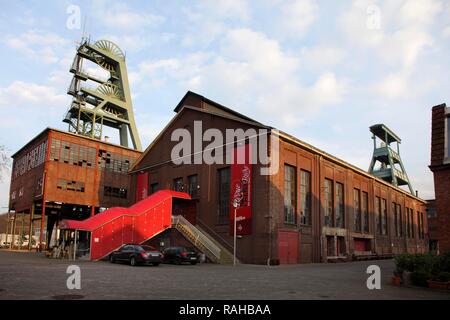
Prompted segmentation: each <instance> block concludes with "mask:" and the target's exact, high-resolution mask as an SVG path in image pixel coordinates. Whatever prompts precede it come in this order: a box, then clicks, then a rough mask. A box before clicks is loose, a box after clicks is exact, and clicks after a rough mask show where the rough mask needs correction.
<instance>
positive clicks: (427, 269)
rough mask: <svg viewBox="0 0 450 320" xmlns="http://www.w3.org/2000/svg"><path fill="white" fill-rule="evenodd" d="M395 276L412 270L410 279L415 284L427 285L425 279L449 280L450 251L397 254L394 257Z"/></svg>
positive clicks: (400, 275)
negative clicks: (434, 253) (436, 253)
mask: <svg viewBox="0 0 450 320" xmlns="http://www.w3.org/2000/svg"><path fill="white" fill-rule="evenodd" d="M394 261H395V271H394V274H395V275H396V276H399V277H402V276H403V273H404V272H405V271H408V272H412V274H411V281H412V283H413V284H414V285H416V286H422V287H426V286H427V280H435V281H443V282H447V281H450V252H447V253H444V254H442V255H439V256H436V255H433V254H408V253H405V254H399V255H396V256H395V257H394Z"/></svg>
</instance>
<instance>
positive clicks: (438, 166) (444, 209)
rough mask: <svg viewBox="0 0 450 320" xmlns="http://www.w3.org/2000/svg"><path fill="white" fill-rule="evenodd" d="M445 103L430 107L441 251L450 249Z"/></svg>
mask: <svg viewBox="0 0 450 320" xmlns="http://www.w3.org/2000/svg"><path fill="white" fill-rule="evenodd" d="M445 111H446V105H445V104H441V105H438V106H435V107H433V109H432V129H431V165H430V169H431V171H433V175H434V190H435V196H436V201H435V207H436V212H437V217H436V239H437V240H438V241H439V250H440V251H441V252H444V251H450V164H444V150H445V121H446V113H445Z"/></svg>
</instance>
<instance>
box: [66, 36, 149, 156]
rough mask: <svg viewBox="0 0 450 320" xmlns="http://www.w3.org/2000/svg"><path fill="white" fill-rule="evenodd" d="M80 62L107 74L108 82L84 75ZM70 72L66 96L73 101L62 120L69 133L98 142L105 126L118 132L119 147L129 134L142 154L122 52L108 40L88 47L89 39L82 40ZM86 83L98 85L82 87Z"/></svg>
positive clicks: (126, 143)
mask: <svg viewBox="0 0 450 320" xmlns="http://www.w3.org/2000/svg"><path fill="white" fill-rule="evenodd" d="M83 59H88V60H90V61H92V62H93V63H95V64H97V65H98V66H100V67H102V68H103V69H105V70H106V71H108V72H109V78H108V79H107V80H106V81H105V80H100V79H98V78H96V77H94V76H92V75H89V74H87V73H86V72H85V71H84V70H83ZM70 72H71V73H73V75H74V76H73V79H72V82H71V84H70V87H69V90H68V92H67V93H68V94H70V95H72V96H73V100H72V102H71V105H70V107H69V110H68V111H67V114H66V116H65V118H64V122H67V123H68V124H69V132H72V133H76V134H80V135H84V136H88V137H91V138H94V139H99V140H101V139H102V131H103V126H108V127H111V128H115V129H118V130H119V132H120V144H121V145H122V146H124V147H128V133H129V134H130V138H131V141H132V143H133V148H134V149H136V150H141V149H142V147H141V141H140V139H139V135H138V132H137V128H136V123H135V121H134V115H133V106H132V103H131V94H130V88H129V84H128V76H127V68H126V65H125V55H124V54H123V52H122V50H121V49H120V48H119V47H118V46H117V45H116V44H114V43H112V42H111V41H108V40H99V41H96V42H95V43H94V44H92V45H91V44H90V42H89V40H88V39H83V40H82V42H81V44H80V45H79V47H78V48H77V53H76V55H75V58H74V61H73V64H72V67H71V69H70ZM88 80H90V81H93V82H95V83H97V84H98V85H97V86H96V87H88V86H86V85H84V84H85V83H86V81H88Z"/></svg>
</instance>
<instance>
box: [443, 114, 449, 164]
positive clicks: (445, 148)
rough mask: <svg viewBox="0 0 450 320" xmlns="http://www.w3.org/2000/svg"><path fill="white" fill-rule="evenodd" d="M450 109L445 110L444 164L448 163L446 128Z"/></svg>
mask: <svg viewBox="0 0 450 320" xmlns="http://www.w3.org/2000/svg"><path fill="white" fill-rule="evenodd" d="M449 122H450V107H446V108H445V123H444V128H445V129H444V130H445V131H444V135H445V139H444V143H445V144H444V164H447V163H450V150H449V139H450V137H449V136H448V126H449V125H450V123H449Z"/></svg>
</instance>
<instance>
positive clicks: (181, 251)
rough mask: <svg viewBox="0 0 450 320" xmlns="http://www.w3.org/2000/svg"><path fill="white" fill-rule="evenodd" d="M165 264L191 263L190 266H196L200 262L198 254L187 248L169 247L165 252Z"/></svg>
mask: <svg viewBox="0 0 450 320" xmlns="http://www.w3.org/2000/svg"><path fill="white" fill-rule="evenodd" d="M163 257H164V262H167V263H175V264H181V263H184V262H189V263H190V264H196V263H197V262H199V256H198V254H197V252H195V251H194V250H192V249H190V248H186V247H169V248H166V249H164V251H163Z"/></svg>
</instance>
